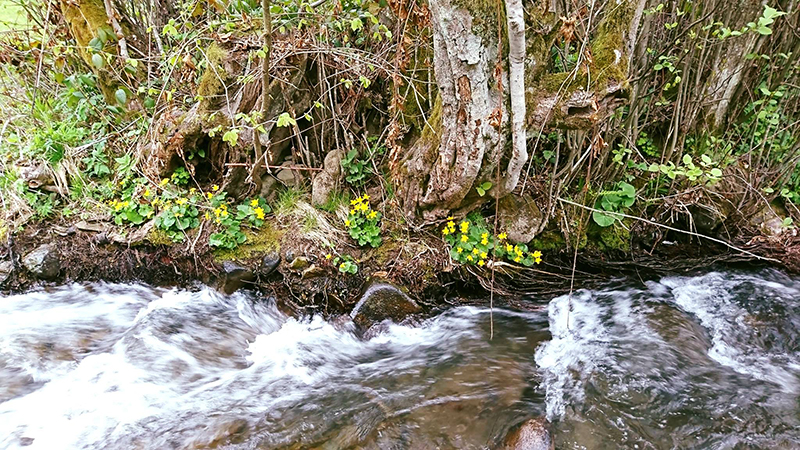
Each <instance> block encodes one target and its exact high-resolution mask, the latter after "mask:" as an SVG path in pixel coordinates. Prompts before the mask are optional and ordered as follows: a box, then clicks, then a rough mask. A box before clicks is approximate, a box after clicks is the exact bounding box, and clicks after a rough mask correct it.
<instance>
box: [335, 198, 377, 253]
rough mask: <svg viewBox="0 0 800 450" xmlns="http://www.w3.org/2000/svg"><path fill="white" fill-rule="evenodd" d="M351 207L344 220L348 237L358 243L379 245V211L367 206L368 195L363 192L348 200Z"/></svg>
mask: <svg viewBox="0 0 800 450" xmlns="http://www.w3.org/2000/svg"><path fill="white" fill-rule="evenodd" d="M350 204H351V205H352V207H353V208H352V209H351V210H350V213H349V214H348V215H347V219H346V220H345V221H344V226H345V227H347V232H348V233H349V234H350V237H352V238H353V239H355V240H356V242H358V245H360V246H362V247H363V246H365V245H370V246H371V247H373V248H374V247H378V246H380V245H381V226H380V221H381V213H379V212H378V211H374V210H372V208H370V206H369V195H367V194H364V195H363V196H361V197H358V198H357V199H355V200H352V201H350Z"/></svg>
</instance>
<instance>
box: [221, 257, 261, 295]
mask: <svg viewBox="0 0 800 450" xmlns="http://www.w3.org/2000/svg"><path fill="white" fill-rule="evenodd" d="M222 274H223V278H222V282H221V284H220V289H221V290H222V292H224V293H226V294H233V293H234V292H236V291H237V290H239V289H240V288H242V286H244V284H245V283H249V282H252V281H253V280H255V274H254V273H253V271H252V270H250V269H248V268H247V267H244V266H241V265H239V264H237V263H235V262H233V261H225V262H223V263H222Z"/></svg>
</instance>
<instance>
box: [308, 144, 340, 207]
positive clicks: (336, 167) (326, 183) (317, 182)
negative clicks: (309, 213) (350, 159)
mask: <svg viewBox="0 0 800 450" xmlns="http://www.w3.org/2000/svg"><path fill="white" fill-rule="evenodd" d="M342 158H344V151H342V150H333V151H331V152H329V153H328V155H327V156H325V162H324V164H323V167H324V168H323V169H322V172H320V173H318V174H317V176H316V177H314V181H313V182H312V183H311V204H312V205H313V206H322V205H324V204H326V203H328V201H329V200H330V198H331V194H332V193H334V192H335V191H336V189H337V188H338V187H339V184H340V183H341V181H342V168H341V163H342Z"/></svg>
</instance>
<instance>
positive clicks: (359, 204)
mask: <svg viewBox="0 0 800 450" xmlns="http://www.w3.org/2000/svg"><path fill="white" fill-rule="evenodd" d="M350 206H352V207H353V208H352V209H351V210H350V214H356V213H358V212H361V213H364V214H365V215H366V214H367V213H368V212H369V211H370V208H369V195H367V194H364V195H362V196H361V197H358V198H357V199H355V200H350ZM374 218H375V215H373V216H372V217H370V219H374Z"/></svg>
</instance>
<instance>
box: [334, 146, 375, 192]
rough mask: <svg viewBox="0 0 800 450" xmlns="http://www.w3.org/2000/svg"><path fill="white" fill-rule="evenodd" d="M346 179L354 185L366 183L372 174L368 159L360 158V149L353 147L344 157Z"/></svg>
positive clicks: (343, 167)
mask: <svg viewBox="0 0 800 450" xmlns="http://www.w3.org/2000/svg"><path fill="white" fill-rule="evenodd" d="M341 166H342V169H343V170H344V179H345V180H346V181H347V182H348V183H350V185H352V186H354V187H358V186H361V185H363V184H364V181H366V179H367V177H368V176H369V174H370V170H369V168H368V167H367V161H365V160H362V159H359V158H358V150H356V149H352V150H350V151H349V152H347V154H346V155H345V156H344V158H342V161H341Z"/></svg>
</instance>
